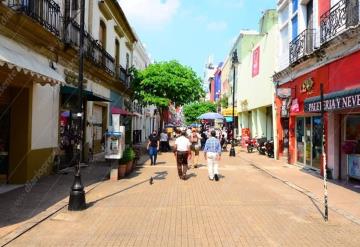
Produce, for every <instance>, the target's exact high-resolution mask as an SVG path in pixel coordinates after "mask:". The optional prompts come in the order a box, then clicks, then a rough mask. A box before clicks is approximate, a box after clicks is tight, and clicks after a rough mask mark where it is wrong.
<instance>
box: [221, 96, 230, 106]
mask: <svg viewBox="0 0 360 247" xmlns="http://www.w3.org/2000/svg"><path fill="white" fill-rule="evenodd" d="M220 104H221V107H223V108H227V107H228V106H229V97H228V96H227V95H223V96H222V98H221V99H220Z"/></svg>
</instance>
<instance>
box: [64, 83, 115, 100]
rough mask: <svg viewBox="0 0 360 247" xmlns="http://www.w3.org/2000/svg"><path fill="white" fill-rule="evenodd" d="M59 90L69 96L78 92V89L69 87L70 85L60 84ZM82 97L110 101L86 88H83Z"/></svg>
mask: <svg viewBox="0 0 360 247" xmlns="http://www.w3.org/2000/svg"><path fill="white" fill-rule="evenodd" d="M60 92H61V93H62V94H67V95H71V96H76V97H77V95H78V94H79V89H78V88H76V87H70V86H61V88H60ZM83 97H84V98H85V99H86V100H87V101H103V102H111V100H110V99H108V98H105V97H103V96H101V95H98V94H94V93H93V92H91V91H88V90H83Z"/></svg>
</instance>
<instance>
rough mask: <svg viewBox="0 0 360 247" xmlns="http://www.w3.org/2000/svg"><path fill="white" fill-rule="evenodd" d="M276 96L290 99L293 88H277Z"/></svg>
mask: <svg viewBox="0 0 360 247" xmlns="http://www.w3.org/2000/svg"><path fill="white" fill-rule="evenodd" d="M276 96H278V97H279V98H282V99H284V98H288V97H290V96H291V88H277V89H276Z"/></svg>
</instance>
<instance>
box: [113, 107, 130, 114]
mask: <svg viewBox="0 0 360 247" xmlns="http://www.w3.org/2000/svg"><path fill="white" fill-rule="evenodd" d="M111 113H112V114H120V115H133V114H132V113H131V112H128V111H126V110H124V109H121V108H118V107H114V106H113V107H111Z"/></svg>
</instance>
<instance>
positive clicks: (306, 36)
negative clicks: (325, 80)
mask: <svg viewBox="0 0 360 247" xmlns="http://www.w3.org/2000/svg"><path fill="white" fill-rule="evenodd" d="M314 43H315V30H314V29H305V30H304V31H303V32H302V33H300V34H299V35H298V36H297V37H296V38H295V39H293V41H291V42H290V44H289V62H290V64H293V63H295V62H296V61H298V60H299V59H300V58H302V57H304V56H305V55H309V54H311V53H312V52H313V50H314Z"/></svg>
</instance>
